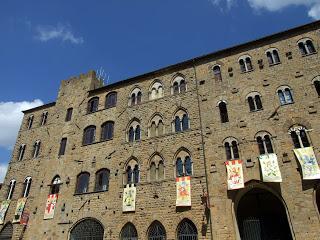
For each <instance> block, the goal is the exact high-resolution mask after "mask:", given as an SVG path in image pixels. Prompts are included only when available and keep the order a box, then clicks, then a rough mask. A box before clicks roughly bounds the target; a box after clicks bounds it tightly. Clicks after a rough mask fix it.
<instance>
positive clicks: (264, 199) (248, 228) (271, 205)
mask: <svg viewBox="0 0 320 240" xmlns="http://www.w3.org/2000/svg"><path fill="white" fill-rule="evenodd" d="M237 221H238V227H239V232H240V236H241V240H292V235H291V231H290V227H289V223H288V218H287V213H286V210H285V207H284V206H283V204H282V202H281V201H280V200H279V199H278V198H277V197H276V196H275V195H273V194H272V193H271V192H269V191H267V190H264V189H260V188H254V189H252V190H250V191H248V192H247V193H246V194H245V195H244V196H243V197H242V198H241V199H240V201H239V204H238V207H237Z"/></svg>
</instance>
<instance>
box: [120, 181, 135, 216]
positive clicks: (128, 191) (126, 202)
mask: <svg viewBox="0 0 320 240" xmlns="http://www.w3.org/2000/svg"><path fill="white" fill-rule="evenodd" d="M136 193H137V189H136V187H135V186H134V185H132V186H129V185H127V186H126V187H125V188H124V189H123V202H122V211H123V212H134V211H135V210H136Z"/></svg>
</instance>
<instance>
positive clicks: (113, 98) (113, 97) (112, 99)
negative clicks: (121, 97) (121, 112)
mask: <svg viewBox="0 0 320 240" xmlns="http://www.w3.org/2000/svg"><path fill="white" fill-rule="evenodd" d="M116 105H117V93H116V92H111V93H108V95H107V96H106V108H112V107H115V106H116Z"/></svg>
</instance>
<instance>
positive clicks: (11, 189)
mask: <svg viewBox="0 0 320 240" xmlns="http://www.w3.org/2000/svg"><path fill="white" fill-rule="evenodd" d="M15 187H16V180H15V179H12V180H11V181H10V183H9V186H8V192H7V200H10V199H11V198H12V195H13V192H14V188H15Z"/></svg>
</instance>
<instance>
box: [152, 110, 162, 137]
mask: <svg viewBox="0 0 320 240" xmlns="http://www.w3.org/2000/svg"><path fill="white" fill-rule="evenodd" d="M150 122H151V124H150V125H149V137H158V136H161V135H163V133H164V132H163V131H164V130H163V122H162V117H161V116H160V115H159V114H156V115H155V116H154V117H153V118H152V119H151V120H150Z"/></svg>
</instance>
